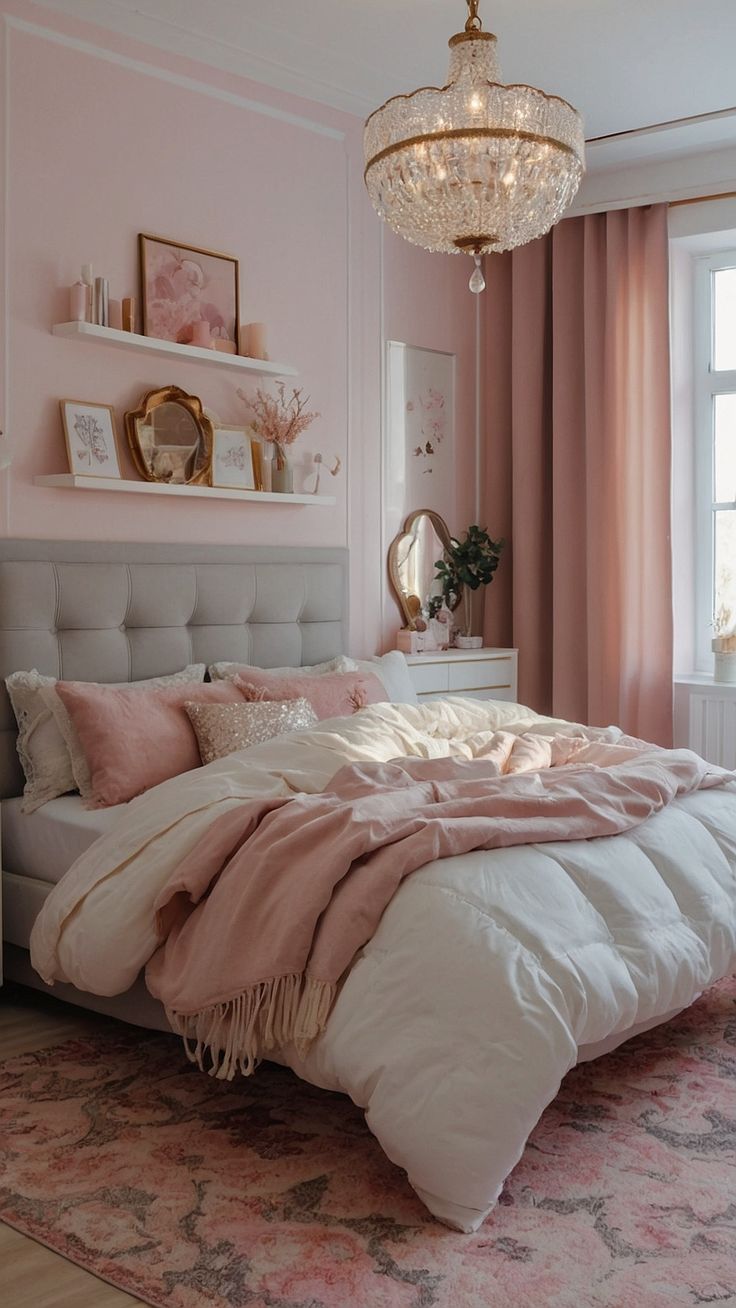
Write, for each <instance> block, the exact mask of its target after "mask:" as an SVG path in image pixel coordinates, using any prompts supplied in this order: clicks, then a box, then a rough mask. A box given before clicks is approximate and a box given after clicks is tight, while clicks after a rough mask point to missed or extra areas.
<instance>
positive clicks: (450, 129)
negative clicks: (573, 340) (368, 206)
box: [365, 0, 585, 293]
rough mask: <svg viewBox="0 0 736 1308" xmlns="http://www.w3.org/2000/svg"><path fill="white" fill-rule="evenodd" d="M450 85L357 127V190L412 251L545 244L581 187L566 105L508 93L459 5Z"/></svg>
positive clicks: (391, 105) (402, 100) (475, 282)
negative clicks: (361, 136)
mask: <svg viewBox="0 0 736 1308" xmlns="http://www.w3.org/2000/svg"><path fill="white" fill-rule="evenodd" d="M466 3H467V6H468V11H469V13H468V20H467V22H466V24H465V31H464V32H459V33H458V34H457V36H453V37H451V39H450V42H449V45H450V71H449V74H448V79H447V86H443V87H441V88H437V87H432V86H425V87H422V88H421V89H420V90H418V91H414V92H413V93H412V94H410V95H396V96H393V98H392V99H391V100H388V101H387V102H386V104H385V105H383V106H382V107H381V108H380V109H377V110H376V111H375V113H373V114H371V116H370V118H369V119H368V121H367V123H366V125H365V160H366V167H365V182H366V186H367V188H368V194H369V195H370V197H371V200H372V201H373V205H374V207H375V209H376V211H377V212H378V214H379V216H380V217H381V218H382V219H383V220H384V221H385V222H387V223H388V225H389V227H391V228H393V230H394V231H395V232H398V234H399V236H403V237H404V238H405V239H406V240H407V241H411V242H412V243H413V244H414V245H421V246H423V247H424V249H425V250H434V251H439V252H442V253H445V254H469V255H472V256H473V257H474V259H475V270H474V272H473V274H472V276H471V279H470V289H471V290H472V291H475V292H476V293H477V292H479V291H482V290H483V289H484V287H485V282H484V280H483V273H482V270H481V256H482V255H483V254H490V253H491V252H493V251H501V250H512V249H513V248H514V246H517V245H525V244H526V243H527V241H533V240H535V239H536V237H538V236H543V235H544V233H545V232H548V231H549V229H550V227H553V226H554V224H555V223H556V222H558V221H559V219H560V218H561V217H562V215H563V213H564V212H565V210H566V209H567V207H568V205H569V204H570V203H571V201H572V199H573V197H574V195H575V192H576V191H577V189H578V186H579V185H580V179H581V177H582V175H583V170H584V165H585V138H584V135H583V123H582V119H581V117H580V115H579V114H578V112H577V111H576V110H575V109H573V107H572V105H570V104H568V103H567V101H566V100H561V99H560V98H559V96H556V95H546V94H545V92H544V91H538V90H537V89H536V88H535V87H533V86H523V85H513V86H504V85H503V84H502V83H501V81H500V76H501V74H500V70H499V67H498V61H497V58H496V38H495V36H493V34H492V33H491V32H484V31H483V30H482V23H481V21H480V18H479V17H478V3H479V0H466Z"/></svg>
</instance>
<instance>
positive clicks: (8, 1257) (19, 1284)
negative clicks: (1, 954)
mask: <svg viewBox="0 0 736 1308" xmlns="http://www.w3.org/2000/svg"><path fill="white" fill-rule="evenodd" d="M111 1023H112V1018H105V1017H97V1016H96V1015H95V1014H92V1013H85V1012H83V1010H82V1009H80V1008H72V1007H71V1006H70V1005H69V1004H63V1003H61V1002H59V1001H58V1000H54V999H51V998H49V997H47V996H45V995H41V994H37V993H36V992H35V991H33V990H26V989H24V988H23V987H21V986H13V985H6V986H3V988H2V989H1V990H0V1061H4V1060H5V1059H7V1058H12V1057H13V1056H14V1055H15V1054H25V1053H30V1052H32V1051H33V1050H34V1049H43V1048H46V1047H47V1046H48V1045H53V1044H59V1043H61V1042H62V1041H63V1040H69V1039H71V1037H72V1036H76V1035H85V1034H89V1032H90V1031H99V1030H101V1029H104V1028H105V1027H109V1026H110V1025H111ZM0 1268H2V1274H1V1275H0V1287H1V1288H0V1299H1V1300H2V1304H3V1306H4V1308H133V1305H135V1304H141V1303H142V1300H140V1299H132V1298H131V1296H130V1295H129V1294H124V1293H123V1291H122V1290H115V1289H113V1287H112V1286H110V1285H107V1284H106V1283H105V1282H104V1281H100V1280H98V1279H97V1277H96V1276H92V1275H91V1273H90V1272H85V1271H83V1270H82V1268H81V1267H76V1266H75V1265H74V1264H73V1263H69V1262H67V1260H66V1259H65V1258H61V1257H60V1256H59V1254H55V1253H52V1252H51V1250H49V1249H46V1248H44V1246H43V1245H41V1244H37V1243H36V1241H35V1240H31V1239H29V1237H28V1236H26V1235H20V1234H19V1233H18V1232H17V1231H14V1230H13V1229H12V1227H9V1226H6V1225H5V1223H4V1222H1V1221H0Z"/></svg>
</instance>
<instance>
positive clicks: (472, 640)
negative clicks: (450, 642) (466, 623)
mask: <svg viewBox="0 0 736 1308" xmlns="http://www.w3.org/2000/svg"><path fill="white" fill-rule="evenodd" d="M455 645H456V648H457V649H482V648H483V637H482V636H456V637H455Z"/></svg>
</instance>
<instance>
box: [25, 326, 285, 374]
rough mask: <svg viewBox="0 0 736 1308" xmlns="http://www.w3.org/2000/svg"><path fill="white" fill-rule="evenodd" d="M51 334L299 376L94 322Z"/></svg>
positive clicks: (242, 358) (58, 328)
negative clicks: (100, 325) (101, 325)
mask: <svg viewBox="0 0 736 1308" xmlns="http://www.w3.org/2000/svg"><path fill="white" fill-rule="evenodd" d="M51 330H52V332H53V334H54V336H65V337H66V338H67V339H68V340H80V341H81V340H84V341H89V342H90V344H92V345H114V346H117V347H118V349H121V350H147V351H148V353H149V354H163V355H165V356H166V357H167V358H176V359H188V360H189V362H190V363H208V364H209V365H210V367H211V368H235V369H236V371H239V372H252V373H255V374H256V376H260V377H298V375H299V374H298V372H297V370H296V368H292V367H290V365H289V364H287V363H271V361H270V360H266V359H249V358H248V357H247V356H246V355H244V354H224V353H223V352H222V351H221V350H204V349H201V348H200V347H199V346H197V345H179V344H178V342H177V341H160V340H158V338H157V337H155V336H139V335H138V334H137V333H136V332H121V331H118V330H117V328H116V327H98V326H97V324H96V323H93V322H57V323H55V325H54V326H53V327H52V328H51Z"/></svg>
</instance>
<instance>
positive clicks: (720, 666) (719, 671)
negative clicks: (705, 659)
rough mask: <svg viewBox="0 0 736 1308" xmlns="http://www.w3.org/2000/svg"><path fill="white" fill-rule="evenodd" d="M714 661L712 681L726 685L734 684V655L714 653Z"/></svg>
mask: <svg viewBox="0 0 736 1308" xmlns="http://www.w3.org/2000/svg"><path fill="white" fill-rule="evenodd" d="M714 661H715V666H714V668H713V680H714V681H720V682H726V683H727V684H728V685H733V684H734V683H736V654H719V653H716V654H715V655H714Z"/></svg>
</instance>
